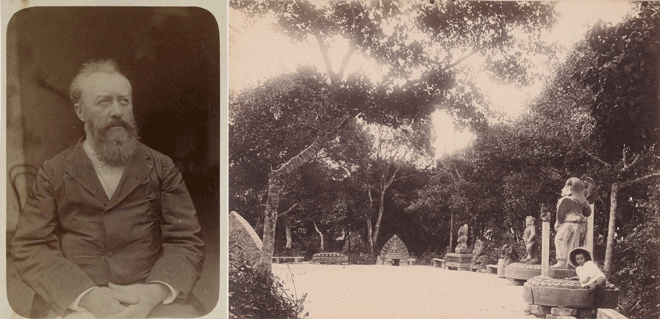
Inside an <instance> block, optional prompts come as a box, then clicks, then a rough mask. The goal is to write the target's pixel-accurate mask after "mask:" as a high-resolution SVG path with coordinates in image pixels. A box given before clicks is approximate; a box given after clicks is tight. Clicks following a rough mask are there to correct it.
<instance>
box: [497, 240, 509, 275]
mask: <svg viewBox="0 0 660 319" xmlns="http://www.w3.org/2000/svg"><path fill="white" fill-rule="evenodd" d="M511 253H513V249H512V248H511V246H509V245H508V244H504V246H502V249H501V250H500V260H498V261H497V277H499V278H505V272H504V269H505V268H506V266H508V265H509V264H510V263H511Z"/></svg>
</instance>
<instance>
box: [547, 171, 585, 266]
mask: <svg viewBox="0 0 660 319" xmlns="http://www.w3.org/2000/svg"><path fill="white" fill-rule="evenodd" d="M561 195H562V196H563V197H562V198H561V199H559V202H557V221H556V222H555V230H556V231H557V235H556V236H555V248H556V255H555V257H556V259H557V263H556V264H554V265H553V266H552V267H550V268H552V269H565V268H567V267H568V264H567V263H566V259H567V257H568V252H569V251H570V250H572V249H573V248H577V247H581V246H583V245H584V244H585V237H586V232H587V217H589V216H590V215H591V207H590V206H589V202H588V201H587V198H586V196H585V195H586V192H585V185H584V183H583V182H582V181H581V180H580V179H578V178H576V177H571V178H569V179H568V180H567V181H566V185H565V186H564V189H563V190H562V192H561Z"/></svg>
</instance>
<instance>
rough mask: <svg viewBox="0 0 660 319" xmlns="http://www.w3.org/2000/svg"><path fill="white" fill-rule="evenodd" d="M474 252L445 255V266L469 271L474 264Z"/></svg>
mask: <svg viewBox="0 0 660 319" xmlns="http://www.w3.org/2000/svg"><path fill="white" fill-rule="evenodd" d="M472 257H474V255H472V254H457V253H448V254H446V255H445V268H447V269H458V270H467V271H469V270H470V268H471V265H472Z"/></svg>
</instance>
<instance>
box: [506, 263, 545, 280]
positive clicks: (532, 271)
mask: <svg viewBox="0 0 660 319" xmlns="http://www.w3.org/2000/svg"><path fill="white" fill-rule="evenodd" d="M504 273H505V277H506V278H507V279H513V280H523V281H525V280H529V279H532V278H534V277H536V276H540V275H541V265H538V264H536V265H528V264H523V263H513V264H510V265H508V266H506V269H505V271H504Z"/></svg>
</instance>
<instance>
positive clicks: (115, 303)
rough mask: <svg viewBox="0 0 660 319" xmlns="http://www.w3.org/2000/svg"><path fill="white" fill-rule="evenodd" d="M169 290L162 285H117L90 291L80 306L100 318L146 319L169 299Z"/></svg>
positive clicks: (82, 299) (81, 300)
mask: <svg viewBox="0 0 660 319" xmlns="http://www.w3.org/2000/svg"><path fill="white" fill-rule="evenodd" d="M168 292H169V288H167V286H165V285H163V284H160V283H150V284H133V285H127V286H123V285H115V284H112V283H110V284H109V285H108V287H98V288H94V289H92V290H90V291H89V292H88V293H86V294H85V295H84V296H83V297H82V298H81V299H80V303H79V305H80V306H81V307H83V308H85V309H87V310H89V311H90V312H91V313H92V314H94V315H95V316H96V317H98V318H146V317H147V315H148V314H149V312H151V310H153V309H154V308H155V307H156V306H157V305H158V304H160V303H162V302H163V300H165V297H167V294H168Z"/></svg>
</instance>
